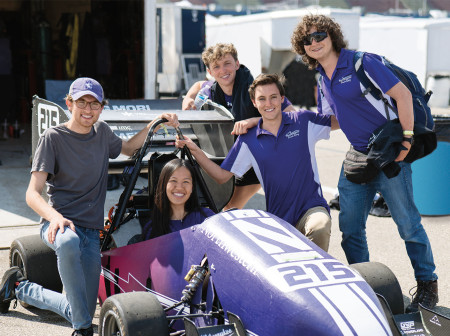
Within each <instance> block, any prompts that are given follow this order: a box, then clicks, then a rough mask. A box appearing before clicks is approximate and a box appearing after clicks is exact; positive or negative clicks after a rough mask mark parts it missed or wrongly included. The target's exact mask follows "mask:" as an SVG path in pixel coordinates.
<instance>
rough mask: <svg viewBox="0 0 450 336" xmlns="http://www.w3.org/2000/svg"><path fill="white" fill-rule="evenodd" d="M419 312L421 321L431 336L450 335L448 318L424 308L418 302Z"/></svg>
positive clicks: (449, 320)
mask: <svg viewBox="0 0 450 336" xmlns="http://www.w3.org/2000/svg"><path fill="white" fill-rule="evenodd" d="M419 312H420V314H421V315H422V322H423V324H424V326H425V328H426V330H427V331H428V332H429V333H430V334H431V335H433V336H447V335H450V319H449V318H448V317H445V316H444V315H441V314H439V313H436V312H435V311H433V310H431V309H428V308H425V307H424V306H422V305H421V304H420V303H419Z"/></svg>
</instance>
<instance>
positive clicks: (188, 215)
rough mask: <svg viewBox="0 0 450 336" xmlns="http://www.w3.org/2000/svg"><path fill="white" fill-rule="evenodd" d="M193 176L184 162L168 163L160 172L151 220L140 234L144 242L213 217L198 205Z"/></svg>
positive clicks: (189, 166) (175, 160) (190, 167)
mask: <svg viewBox="0 0 450 336" xmlns="http://www.w3.org/2000/svg"><path fill="white" fill-rule="evenodd" d="M195 185H196V181H195V174H194V169H193V167H192V165H191V164H190V163H189V162H188V161H185V160H181V159H174V160H171V161H169V162H168V163H167V164H166V165H165V166H164V168H163V169H162V171H161V175H160V176H159V180H158V185H157V187H156V192H155V203H154V208H153V211H152V218H151V220H150V221H149V222H148V223H147V224H145V226H144V228H143V232H142V237H143V238H144V240H146V239H150V238H154V237H159V236H162V235H164V234H167V233H170V232H175V231H179V230H182V229H185V228H187V227H190V226H192V225H196V224H200V223H202V222H203V221H204V220H205V219H206V218H207V217H209V216H212V215H214V212H213V211H212V210H211V209H209V208H203V207H201V206H200V204H199V202H198V197H197V192H196V188H195Z"/></svg>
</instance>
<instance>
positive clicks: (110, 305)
mask: <svg viewBox="0 0 450 336" xmlns="http://www.w3.org/2000/svg"><path fill="white" fill-rule="evenodd" d="M98 334H99V335H100V336H112V335H114V336H119V335H120V336H141V335H142V336H144V335H146V336H168V335H169V326H168V323H167V318H166V314H165V312H164V310H163V308H162V306H161V304H160V303H159V301H158V299H157V298H156V297H155V296H154V295H153V294H152V293H148V292H131V293H121V294H116V295H113V296H110V297H109V298H107V299H106V300H105V302H103V305H102V309H101V311H100V318H99V331H98Z"/></svg>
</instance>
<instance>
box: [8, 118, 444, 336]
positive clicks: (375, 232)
mask: <svg viewBox="0 0 450 336" xmlns="http://www.w3.org/2000/svg"><path fill="white" fill-rule="evenodd" d="M0 136H1V134H0ZM30 139H31V134H30V128H29V126H26V127H24V133H23V134H22V135H21V137H20V138H19V139H12V138H8V139H0V161H1V165H0V275H1V274H3V272H4V271H5V270H6V269H7V268H8V267H9V259H8V258H9V246H10V244H11V242H12V241H13V240H14V239H15V238H17V237H21V236H25V235H30V234H37V233H38V232H39V225H38V221H39V217H38V216H37V215H36V214H35V213H34V212H33V211H32V210H31V209H29V208H28V206H27V205H26V203H25V191H26V188H27V185H28V182H29V171H30V156H31V141H30ZM348 146H349V144H348V142H347V140H346V138H345V136H344V135H343V133H342V132H341V131H334V132H332V135H331V139H330V140H329V141H320V142H319V143H318V144H317V146H316V158H317V164H318V167H319V174H320V178H321V182H322V186H323V190H324V194H325V198H326V199H327V201H329V200H331V199H333V198H334V196H335V193H336V192H337V187H336V186H337V182H338V177H339V172H340V167H341V163H342V160H343V158H344V155H345V152H346V150H347V149H348ZM280 169H282V168H281V167H280ZM447 169H448V167H447ZM139 183H140V182H138V185H139ZM142 183H144V181H142ZM120 192H121V189H118V190H114V191H110V192H108V195H107V200H106V204H105V215H106V213H107V211H108V210H109V209H110V207H111V206H113V205H114V204H115V203H117V201H118V199H119V195H120ZM246 208H257V209H265V202H264V194H263V192H262V191H260V192H259V193H257V194H256V195H255V196H254V197H253V198H252V199H251V200H250V202H249V203H248V204H247V206H246ZM331 215H332V236H331V242H330V249H329V253H330V254H331V255H333V256H334V257H335V258H336V259H338V260H341V261H342V262H346V259H345V256H344V252H343V251H342V248H341V246H340V240H341V234H340V231H339V227H338V223H339V222H338V215H339V212H338V211H337V210H332V211H331ZM422 223H423V225H424V227H425V230H426V231H427V233H428V236H429V239H430V241H431V246H432V248H433V253H434V258H435V263H436V266H437V269H436V272H437V274H438V276H439V297H440V300H439V303H438V306H437V308H436V310H437V311H438V312H439V313H441V314H444V315H445V316H448V317H450V309H449V308H450V253H449V249H448V237H450V216H423V218H422ZM367 236H368V243H369V249H370V253H371V260H372V261H378V262H381V263H384V264H385V265H387V266H388V267H389V268H390V269H391V270H392V271H393V272H394V274H395V275H396V276H397V279H398V281H399V283H400V286H401V288H402V292H403V295H404V301H405V304H407V303H409V301H410V296H409V294H408V292H409V290H410V289H411V288H413V287H414V286H415V280H414V276H413V270H412V267H411V264H410V261H409V258H408V256H407V254H406V250H405V246H404V244H403V241H402V240H401V239H400V237H399V234H398V232H397V229H396V226H395V224H394V222H393V221H392V219H391V218H390V217H388V218H381V217H374V216H369V219H368V221H367ZM98 315H99V309H97V313H96V316H95V318H94V327H95V329H94V330H95V331H96V330H97V325H98ZM71 332H72V329H71V327H70V325H69V323H68V322H66V321H65V320H64V319H63V318H61V317H59V316H58V315H56V314H54V313H51V312H45V311H40V310H38V309H25V308H23V307H22V306H20V305H18V306H17V307H16V309H12V310H11V311H10V313H8V314H5V315H0V335H21V336H41V335H42V336H44V335H45V336H48V335H70V334H71Z"/></svg>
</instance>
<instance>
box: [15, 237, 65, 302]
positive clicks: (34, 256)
mask: <svg viewBox="0 0 450 336" xmlns="http://www.w3.org/2000/svg"><path fill="white" fill-rule="evenodd" d="M9 265H10V267H12V266H18V267H20V269H21V270H22V273H23V275H24V276H25V277H26V278H27V279H28V280H29V281H30V282H34V283H37V284H39V285H41V286H43V287H44V288H46V289H50V290H52V291H55V292H59V293H61V292H62V289H63V285H62V282H61V278H60V277H59V272H58V266H57V262H56V254H55V251H53V250H52V249H51V248H49V247H48V246H47V245H45V243H44V242H43V241H42V239H41V237H40V236H39V235H32V236H25V237H21V238H18V239H16V240H14V241H13V242H12V244H11V248H10V251H9Z"/></svg>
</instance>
